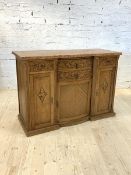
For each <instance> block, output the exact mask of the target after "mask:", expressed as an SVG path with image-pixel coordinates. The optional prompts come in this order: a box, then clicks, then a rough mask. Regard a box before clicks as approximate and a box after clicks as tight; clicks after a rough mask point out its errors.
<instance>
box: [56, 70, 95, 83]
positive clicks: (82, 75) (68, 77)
mask: <svg viewBox="0 0 131 175" xmlns="http://www.w3.org/2000/svg"><path fill="white" fill-rule="evenodd" d="M91 77H92V71H91V69H86V70H79V71H77V70H74V71H58V81H75V80H86V79H91Z"/></svg>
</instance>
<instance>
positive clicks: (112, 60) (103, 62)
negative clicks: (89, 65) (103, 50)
mask: <svg viewBox="0 0 131 175" xmlns="http://www.w3.org/2000/svg"><path fill="white" fill-rule="evenodd" d="M116 64H117V59H116V57H110V56H108V57H99V66H100V67H110V66H116Z"/></svg>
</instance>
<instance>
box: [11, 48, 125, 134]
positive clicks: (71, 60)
mask: <svg viewBox="0 0 131 175" xmlns="http://www.w3.org/2000/svg"><path fill="white" fill-rule="evenodd" d="M12 53H13V54H14V55H15V56H16V68H17V82H18V99H19V115H18V117H19V120H20V121H21V124H22V126H23V128H24V130H25V133H26V134H27V136H31V135H35V134H38V133H42V132H46V131H50V130H54V129H58V128H60V127H61V126H67V125H72V124H77V123H81V122H84V121H87V120H95V119H99V118H103V117H109V116H114V114H115V113H114V111H113V103H114V93H115V83H116V73H117V66H118V59H119V56H120V55H121V54H122V53H121V52H115V51H109V50H103V49H90V50H87V49H82V50H43V51H41V50H39V51H13V52H12Z"/></svg>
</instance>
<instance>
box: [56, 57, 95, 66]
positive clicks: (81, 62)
mask: <svg viewBox="0 0 131 175" xmlns="http://www.w3.org/2000/svg"><path fill="white" fill-rule="evenodd" d="M87 67H92V58H78V59H61V60H59V61H58V69H84V68H87Z"/></svg>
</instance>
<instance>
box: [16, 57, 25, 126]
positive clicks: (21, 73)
mask: <svg viewBox="0 0 131 175" xmlns="http://www.w3.org/2000/svg"><path fill="white" fill-rule="evenodd" d="M16 66H17V84H18V99H19V114H20V116H21V118H22V120H23V122H24V124H25V126H26V127H27V69H26V63H25V62H22V61H19V60H16Z"/></svg>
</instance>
